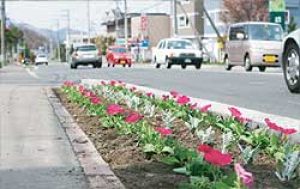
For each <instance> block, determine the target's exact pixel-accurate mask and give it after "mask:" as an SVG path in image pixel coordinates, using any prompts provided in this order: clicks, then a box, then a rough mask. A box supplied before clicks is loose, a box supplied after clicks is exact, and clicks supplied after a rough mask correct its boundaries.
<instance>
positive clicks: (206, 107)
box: [200, 104, 211, 113]
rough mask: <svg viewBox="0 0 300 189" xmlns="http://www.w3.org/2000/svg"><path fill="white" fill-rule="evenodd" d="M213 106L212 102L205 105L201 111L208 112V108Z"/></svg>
mask: <svg viewBox="0 0 300 189" xmlns="http://www.w3.org/2000/svg"><path fill="white" fill-rule="evenodd" d="M210 108H211V104H208V105H205V106H203V107H201V109H200V111H201V112H203V113H206V112H208V110H209V109H210Z"/></svg>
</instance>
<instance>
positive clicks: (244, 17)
mask: <svg viewBox="0 0 300 189" xmlns="http://www.w3.org/2000/svg"><path fill="white" fill-rule="evenodd" d="M268 2H269V1H268V0H223V6H224V8H223V10H224V11H223V12H222V13H221V15H220V19H221V20H222V21H223V22H224V23H225V24H230V23H236V22H244V21H266V20H268Z"/></svg>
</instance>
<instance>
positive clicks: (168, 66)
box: [166, 58, 172, 69]
mask: <svg viewBox="0 0 300 189" xmlns="http://www.w3.org/2000/svg"><path fill="white" fill-rule="evenodd" d="M166 65H167V69H171V67H172V63H171V62H170V60H169V59H167V58H166Z"/></svg>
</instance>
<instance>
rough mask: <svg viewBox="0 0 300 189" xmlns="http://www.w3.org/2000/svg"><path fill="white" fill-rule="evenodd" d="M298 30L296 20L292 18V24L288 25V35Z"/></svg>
mask: <svg viewBox="0 0 300 189" xmlns="http://www.w3.org/2000/svg"><path fill="white" fill-rule="evenodd" d="M296 29H297V23H296V22H295V18H294V17H293V16H292V17H291V20H290V23H289V25H288V33H291V32H293V31H295V30H296Z"/></svg>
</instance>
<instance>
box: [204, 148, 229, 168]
mask: <svg viewBox="0 0 300 189" xmlns="http://www.w3.org/2000/svg"><path fill="white" fill-rule="evenodd" d="M204 159H205V160H206V161H208V162H209V163H211V164H213V165H216V166H221V167H222V166H225V165H229V164H230V163H231V162H232V156H231V155H230V154H223V153H221V152H220V151H219V150H215V149H213V150H210V151H209V152H207V153H205V154H204Z"/></svg>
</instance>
